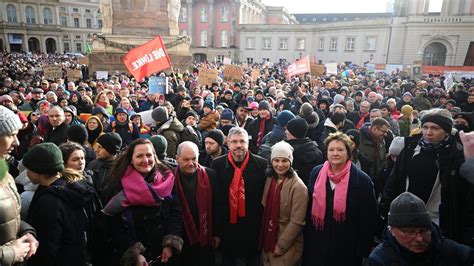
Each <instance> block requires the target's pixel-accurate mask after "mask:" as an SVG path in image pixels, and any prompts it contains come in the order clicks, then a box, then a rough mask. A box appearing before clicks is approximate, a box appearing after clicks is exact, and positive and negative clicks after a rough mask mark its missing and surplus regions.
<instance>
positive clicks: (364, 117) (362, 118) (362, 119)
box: [356, 111, 370, 129]
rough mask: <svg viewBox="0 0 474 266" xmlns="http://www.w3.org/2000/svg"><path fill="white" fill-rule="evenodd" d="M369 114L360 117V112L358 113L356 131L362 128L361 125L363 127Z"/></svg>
mask: <svg viewBox="0 0 474 266" xmlns="http://www.w3.org/2000/svg"><path fill="white" fill-rule="evenodd" d="M369 114H370V113H369V112H367V113H365V114H363V115H362V116H360V115H361V112H360V111H359V117H360V119H359V122H358V123H357V126H356V128H357V129H360V128H361V127H362V125H364V123H365V119H366V118H367V117H368V116H369Z"/></svg>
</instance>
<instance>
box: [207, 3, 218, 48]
mask: <svg viewBox="0 0 474 266" xmlns="http://www.w3.org/2000/svg"><path fill="white" fill-rule="evenodd" d="M215 17H216V16H215V15H214V0H209V8H208V12H207V21H208V25H209V30H208V31H207V32H208V33H209V35H210V36H209V37H210V38H209V37H208V38H209V39H208V40H210V43H209V45H208V47H214V37H215V34H214V18H215Z"/></svg>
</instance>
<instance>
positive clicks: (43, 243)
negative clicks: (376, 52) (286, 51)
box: [0, 53, 474, 266]
mask: <svg viewBox="0 0 474 266" xmlns="http://www.w3.org/2000/svg"><path fill="white" fill-rule="evenodd" d="M0 59H1V60H0V63H1V65H0V156H1V160H0V264H1V265H13V264H16V263H26V264H27V265H183V266H184V265H186V266H187V265H196V266H198V265H202V266H204V265H206V266H207V265H224V266H237V265H246V266H257V265H262V264H263V265H284V266H290V265H311V266H313V265H354V266H355V265H364V264H366V265H473V264H474V249H473V248H474V174H473V173H474V171H473V170H474V130H473V129H474V116H473V111H474V80H472V79H469V78H462V80H459V81H458V82H457V83H454V84H451V83H450V82H446V78H445V77H444V76H423V77H422V78H421V79H417V80H414V79H412V78H411V77H410V76H406V75H404V76H400V75H401V74H402V73H395V74H392V75H388V74H385V73H374V72H369V71H367V69H366V68H364V67H363V66H357V65H351V66H350V67H349V66H344V65H339V66H338V68H339V73H343V72H344V73H348V71H345V70H349V73H350V75H340V74H338V75H323V76H320V77H316V76H311V75H310V74H309V73H308V74H303V75H299V76H295V77H287V76H286V74H285V68H286V67H287V65H286V63H285V62H280V63H276V64H269V63H268V62H267V63H265V64H252V65H247V64H245V66H244V73H243V75H242V77H241V80H240V81H239V82H230V81H226V78H225V77H224V76H223V68H224V65H222V64H220V63H210V62H206V63H194V64H193V66H192V68H190V69H189V70H186V71H180V70H179V69H174V70H173V71H172V72H171V73H169V74H166V73H158V74H157V75H159V76H167V77H168V81H169V84H168V91H167V93H166V94H164V95H162V94H153V93H150V92H149V88H148V84H147V81H146V80H144V81H136V80H135V79H134V78H132V77H131V76H128V75H126V74H124V73H117V74H116V75H110V76H109V78H108V79H102V80H97V79H95V78H94V77H89V75H88V74H89V73H88V71H87V66H81V65H80V64H79V63H78V62H77V60H76V59H75V58H69V57H67V56H62V55H43V54H21V53H16V54H3V55H2V57H1V58H0ZM48 64H56V65H61V66H62V67H63V68H64V69H65V72H66V69H68V68H71V67H73V68H77V69H82V70H83V71H82V74H83V78H82V79H81V80H67V79H54V80H52V79H46V78H45V77H44V75H43V73H42V72H41V67H42V66H44V65H48ZM199 67H205V68H213V69H217V70H218V72H219V77H218V78H217V79H216V81H215V82H213V83H212V84H207V85H204V84H202V82H200V81H199V73H198V68H199ZM191 69H192V70H191ZM253 70H259V73H260V74H259V76H258V77H256V76H255V75H252V71H253ZM471 131H473V132H471Z"/></svg>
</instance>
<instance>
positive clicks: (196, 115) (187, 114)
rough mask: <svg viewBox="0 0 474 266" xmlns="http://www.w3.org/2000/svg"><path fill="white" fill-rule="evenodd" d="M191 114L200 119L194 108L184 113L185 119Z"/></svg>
mask: <svg viewBox="0 0 474 266" xmlns="http://www.w3.org/2000/svg"><path fill="white" fill-rule="evenodd" d="M190 116H193V117H194V118H196V120H199V115H198V114H197V113H196V112H195V111H194V110H191V111H188V112H187V113H186V114H185V115H184V120H186V119H188V117H190Z"/></svg>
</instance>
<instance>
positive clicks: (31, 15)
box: [25, 6, 36, 24]
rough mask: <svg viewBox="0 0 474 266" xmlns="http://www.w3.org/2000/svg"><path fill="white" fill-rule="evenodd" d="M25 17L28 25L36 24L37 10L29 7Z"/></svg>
mask: <svg viewBox="0 0 474 266" xmlns="http://www.w3.org/2000/svg"><path fill="white" fill-rule="evenodd" d="M25 17H26V23H27V24H35V23H36V19H35V10H34V9H33V8H32V7H31V6H27V7H26V9H25Z"/></svg>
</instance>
